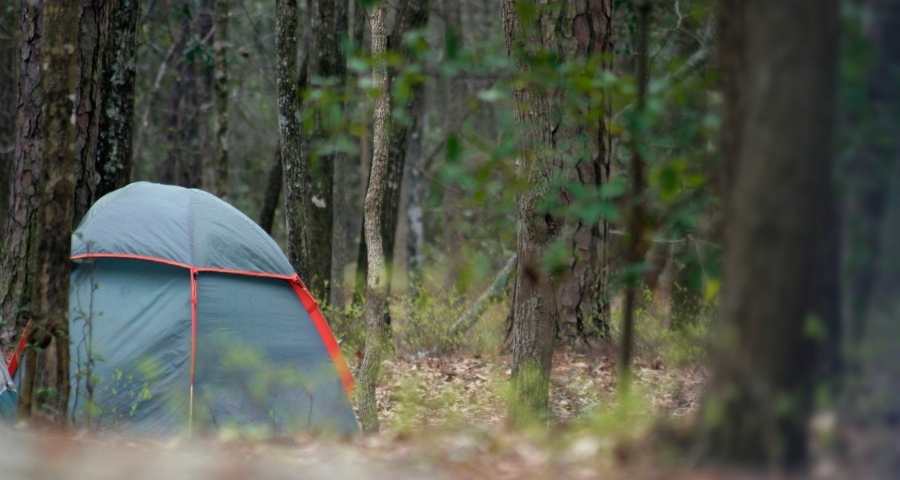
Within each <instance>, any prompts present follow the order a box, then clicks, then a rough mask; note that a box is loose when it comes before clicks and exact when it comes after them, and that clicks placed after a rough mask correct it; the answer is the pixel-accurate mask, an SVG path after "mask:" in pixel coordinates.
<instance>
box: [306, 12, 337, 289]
mask: <svg viewBox="0 0 900 480" xmlns="http://www.w3.org/2000/svg"><path fill="white" fill-rule="evenodd" d="M337 3H339V1H338V0H318V2H317V8H316V12H315V15H316V20H315V21H314V22H312V28H313V31H312V37H313V41H314V44H315V49H314V55H315V61H314V62H313V65H314V73H315V74H316V75H317V76H320V77H322V78H328V79H332V80H334V81H335V87H334V88H335V89H337V90H341V89H343V86H344V83H345V81H346V76H347V68H346V60H345V59H344V55H343V51H342V49H341V44H340V42H341V39H342V38H343V36H344V33H343V32H339V31H338V24H337V20H338V17H339V16H340V17H342V18H341V21H342V22H343V23H344V24H346V21H345V20H344V18H345V17H346V14H345V11H344V9H343V8H340V7H338V6H337ZM345 30H346V27H345ZM322 122H323V119H322V118H320V117H318V116H317V118H316V126H315V131H314V133H313V135H312V138H313V139H321V138H324V137H325V136H327V132H326V131H325V129H324V127H323V125H322ZM342 160H343V155H336V154H327V155H318V154H316V152H315V149H314V148H310V149H308V150H307V151H306V152H304V160H303V161H304V162H306V163H308V164H309V170H310V178H311V179H312V205H313V207H314V208H313V209H312V223H311V224H310V225H309V226H308V227H307V228H308V229H310V237H311V240H312V242H313V243H312V248H313V250H314V251H315V256H314V257H313V258H311V259H310V269H311V278H310V279H309V281H308V283H309V286H310V288H311V289H312V291H313V292H314V293H315V294H316V295H317V296H318V298H321V299H324V300H329V299H330V298H331V294H330V289H331V282H332V278H331V275H332V270H331V265H332V261H333V258H332V243H333V240H334V239H333V235H334V171H335V168H334V164H335V162H338V161H342Z"/></svg>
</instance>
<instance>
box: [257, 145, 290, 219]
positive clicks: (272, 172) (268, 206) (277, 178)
mask: <svg viewBox="0 0 900 480" xmlns="http://www.w3.org/2000/svg"><path fill="white" fill-rule="evenodd" d="M283 174H284V170H283V169H282V167H281V146H280V145H278V146H276V147H275V155H273V158H272V166H271V167H270V168H269V176H268V178H269V179H268V181H267V182H266V195H265V197H264V198H263V206H262V210H260V212H259V226H260V227H262V229H263V230H265V231H266V233H268V234H269V235H271V234H272V226H273V225H274V224H275V210H277V209H278V200H279V198H281V186H282V183H283V181H282V178H284V175H283Z"/></svg>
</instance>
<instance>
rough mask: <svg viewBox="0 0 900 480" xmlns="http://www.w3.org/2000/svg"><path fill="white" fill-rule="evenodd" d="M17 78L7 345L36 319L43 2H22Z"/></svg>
mask: <svg viewBox="0 0 900 480" xmlns="http://www.w3.org/2000/svg"><path fill="white" fill-rule="evenodd" d="M19 22H20V28H21V33H20V35H21V37H20V40H21V41H20V47H19V57H18V58H19V59H20V63H19V69H18V72H19V78H18V88H17V92H18V93H17V95H18V101H17V102H16V104H17V106H18V107H17V109H16V134H15V135H16V141H15V151H14V152H13V163H12V165H11V169H10V175H11V176H10V179H11V182H10V186H9V189H10V191H9V206H8V215H7V217H6V222H5V223H6V225H5V227H6V234H5V237H6V238H5V239H4V242H5V244H4V249H3V254H4V255H3V265H2V268H0V315H2V319H3V326H2V327H3V332H2V334H3V343H4V344H5V345H9V344H10V343H11V341H12V339H13V338H15V336H16V335H18V333H19V332H21V331H22V329H23V328H24V327H25V324H26V323H28V320H30V319H31V318H32V315H33V310H34V307H33V306H32V304H31V292H32V290H33V287H32V285H33V284H34V281H35V273H36V272H35V260H36V251H37V239H38V226H39V224H40V217H39V215H40V205H41V198H40V195H41V188H42V185H43V183H42V179H43V175H44V162H43V151H44V145H43V141H42V139H43V136H42V132H41V124H40V123H39V122H40V119H41V106H42V105H43V98H44V90H43V89H42V88H40V85H41V62H42V52H41V38H42V37H43V28H44V21H43V16H42V11H41V3H39V2H38V3H33V2H22V4H21V10H20V12H19Z"/></svg>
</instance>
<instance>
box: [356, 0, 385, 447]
mask: <svg viewBox="0 0 900 480" xmlns="http://www.w3.org/2000/svg"><path fill="white" fill-rule="evenodd" d="M386 16H387V12H386V7H385V6H384V4H381V5H379V6H377V7H374V9H373V10H372V12H371V13H370V14H369V25H370V29H371V32H372V56H373V57H375V62H376V63H375V66H374V67H373V70H372V78H373V81H374V84H375V85H376V87H377V88H378V89H379V94H378V98H377V99H376V101H375V110H374V114H373V122H372V146H373V152H372V170H371V174H370V176H369V185H368V188H367V189H366V199H365V218H364V220H363V222H364V223H365V238H366V244H367V245H368V273H367V275H366V307H365V321H366V344H365V348H364V353H363V359H362V363H361V364H360V367H359V386H358V390H357V408H358V412H359V420H360V423H362V427H363V431H365V432H374V431H377V430H378V407H377V404H376V401H375V387H376V386H377V384H378V378H379V375H380V372H381V361H382V358H383V356H384V353H385V350H386V349H387V347H388V342H387V339H388V333H389V332H388V324H387V322H386V321H385V319H386V315H387V311H388V304H387V270H386V268H385V261H384V250H383V249H382V238H381V225H380V223H381V218H382V208H383V206H384V194H385V188H384V181H385V176H386V175H387V170H388V157H389V156H390V151H389V148H390V138H389V137H390V121H391V96H390V95H391V92H390V78H389V77H388V73H387V65H386V62H385V59H384V58H383V56H384V54H385V51H386V50H387V34H386V33H385V25H384V24H385V17H386Z"/></svg>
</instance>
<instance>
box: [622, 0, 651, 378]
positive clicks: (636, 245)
mask: <svg viewBox="0 0 900 480" xmlns="http://www.w3.org/2000/svg"><path fill="white" fill-rule="evenodd" d="M650 9H651V7H650V3H649V0H643V1H642V2H641V3H640V4H639V5H638V55H637V69H636V70H637V82H638V94H637V95H638V96H637V108H636V109H635V119H634V120H633V121H632V129H631V169H630V170H631V171H630V173H631V198H630V201H631V208H630V210H631V211H630V213H629V215H628V251H627V253H626V257H627V260H628V266H629V268H632V269H635V268H636V267H637V266H638V265H639V264H641V263H642V262H643V261H644V254H645V252H646V250H647V249H646V245H645V244H644V228H645V224H646V214H645V213H644V198H643V197H644V155H643V151H644V149H645V148H646V147H645V145H646V138H647V137H646V136H645V133H646V132H644V131H643V128H644V125H645V122H644V120H643V118H642V117H643V116H644V115H646V110H647V84H648V83H649V80H650V77H649V76H650V72H649V67H650V65H649V63H650V57H649V56H650V53H649V51H648V43H649V41H650ZM640 285H641V282H640V276H639V275H636V274H632V275H630V276H629V278H627V283H626V287H625V305H624V308H623V313H622V341H621V344H620V345H619V348H620V351H619V353H620V355H619V391H620V392H621V393H623V394H627V393H628V389H629V387H630V384H631V355H632V353H631V350H632V346H633V343H634V338H633V337H634V317H635V310H636V309H637V300H638V298H637V296H638V294H639V293H640Z"/></svg>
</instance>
